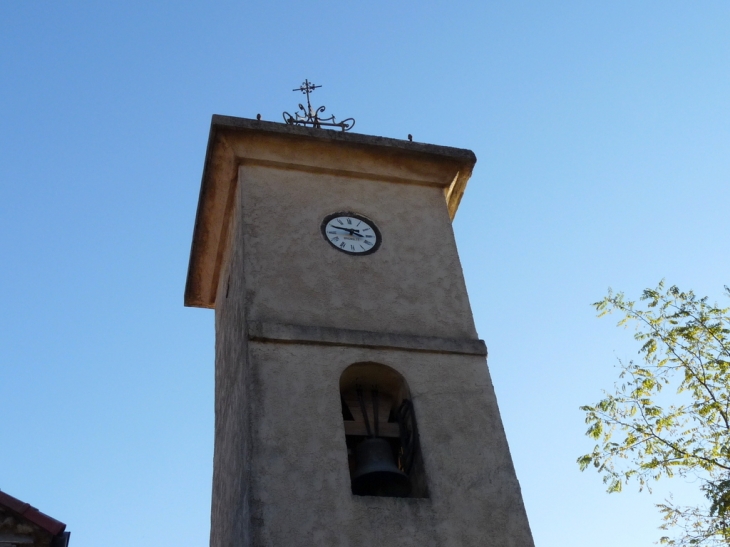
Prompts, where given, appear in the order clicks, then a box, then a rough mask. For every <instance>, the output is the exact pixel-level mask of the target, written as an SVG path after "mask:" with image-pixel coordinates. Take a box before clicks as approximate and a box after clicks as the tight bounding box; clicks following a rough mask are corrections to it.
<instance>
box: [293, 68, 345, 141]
mask: <svg viewBox="0 0 730 547" xmlns="http://www.w3.org/2000/svg"><path fill="white" fill-rule="evenodd" d="M318 87H322V86H321V85H314V84H313V83H312V82H310V81H309V80H304V83H303V84H302V85H300V86H299V87H298V88H296V89H292V91H301V92H302V93H304V94H305V95H306V96H307V108H306V109H305V108H304V105H303V104H301V103H300V104H299V110H300V112H295V113H294V115H293V116H292V115H291V114H289V113H288V112H284V114H283V116H284V121H285V122H286V123H287V124H288V125H304V126H307V125H311V126H312V127H316V128H317V129H321V128H322V127H323V126H325V127H339V128H340V129H342V130H343V131H349V130H350V129H352V128H353V127H354V126H355V120H354V118H347V119H346V120H342V121H341V122H338V121H336V120H335V117H334V116H330V117H329V118H320V117H319V115H320V114H321V113H322V112H324V111H325V107H324V106H320V107H319V108H316V109H314V108H312V103H311V102H310V101H309V94H310V93H312V92H313V91H314V90H315V89H317V88H318Z"/></svg>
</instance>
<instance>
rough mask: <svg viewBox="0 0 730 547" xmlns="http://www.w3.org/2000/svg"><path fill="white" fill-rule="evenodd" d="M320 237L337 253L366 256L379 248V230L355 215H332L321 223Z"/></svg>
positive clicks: (369, 221) (370, 222)
mask: <svg viewBox="0 0 730 547" xmlns="http://www.w3.org/2000/svg"><path fill="white" fill-rule="evenodd" d="M322 235H323V236H324V238H325V239H326V240H327V241H328V242H329V244H330V245H332V246H333V247H334V248H335V249H337V250H338V251H342V252H343V253H347V254H351V255H367V254H371V253H374V252H375V251H377V250H378V247H380V241H381V237H380V230H378V227H377V226H375V223H374V222H373V221H372V220H370V219H368V218H365V217H364V216H362V215H358V214H357V213H333V214H331V215H327V216H326V217H325V218H324V220H323V221H322Z"/></svg>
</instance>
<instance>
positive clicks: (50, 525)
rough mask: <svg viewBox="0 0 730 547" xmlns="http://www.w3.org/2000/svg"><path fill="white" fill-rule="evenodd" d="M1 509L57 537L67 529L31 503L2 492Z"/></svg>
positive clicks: (0, 495) (0, 494)
mask: <svg viewBox="0 0 730 547" xmlns="http://www.w3.org/2000/svg"><path fill="white" fill-rule="evenodd" d="M0 507H3V508H5V509H7V510H9V511H11V512H12V513H15V514H16V515H17V516H18V517H20V518H22V519H25V520H27V521H29V522H32V523H33V524H35V525H36V526H38V527H39V528H41V529H43V530H45V531H46V532H48V533H49V534H51V535H52V536H57V535H59V534H60V533H62V532H63V531H64V530H65V529H66V525H65V524H64V523H63V522H60V521H58V520H56V519H54V518H52V517H49V516H48V515H46V514H45V513H41V512H40V511H39V510H38V509H36V508H35V507H33V506H32V505H30V504H29V503H25V502H24V501H20V500H19V499H18V498H14V497H13V496H11V495H10V494H6V493H5V492H2V491H0Z"/></svg>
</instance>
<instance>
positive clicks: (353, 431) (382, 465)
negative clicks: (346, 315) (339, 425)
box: [340, 363, 428, 498]
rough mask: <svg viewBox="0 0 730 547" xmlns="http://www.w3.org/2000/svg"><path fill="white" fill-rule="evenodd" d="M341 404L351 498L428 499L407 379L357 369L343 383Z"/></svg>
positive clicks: (382, 368)
mask: <svg viewBox="0 0 730 547" xmlns="http://www.w3.org/2000/svg"><path fill="white" fill-rule="evenodd" d="M340 398H341V402H342V419H343V423H344V429H345V441H346V444H347V460H348V464H349V468H350V484H351V487H352V493H353V494H355V495H360V496H388V497H402V498H425V497H428V491H427V488H426V478H425V474H424V469H423V460H422V458H421V449H420V444H419V439H418V428H417V426H416V416H415V413H414V411H413V403H412V402H411V394H410V391H409V390H408V385H407V384H406V381H405V378H403V376H402V375H401V374H399V373H398V372H397V371H395V370H394V369H392V368H390V367H389V366H386V365H382V364H380V363H355V364H353V365H350V366H349V367H347V368H346V369H345V370H344V372H343V373H342V376H341V377H340Z"/></svg>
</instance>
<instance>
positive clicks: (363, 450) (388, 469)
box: [352, 437, 411, 498]
mask: <svg viewBox="0 0 730 547" xmlns="http://www.w3.org/2000/svg"><path fill="white" fill-rule="evenodd" d="M355 457H356V459H357V468H356V469H355V472H354V473H353V474H352V493H353V494H356V495H358V496H389V497H399V498H403V497H406V496H408V494H410V493H411V480H410V479H409V478H408V475H406V474H405V473H403V471H401V470H400V469H398V466H397V465H396V464H395V459H394V458H393V450H392V449H391V448H390V443H388V441H387V440H386V439H383V438H382V437H371V438H369V439H365V440H364V441H362V442H361V443H360V444H359V445H357V449H356V451H355Z"/></svg>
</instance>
